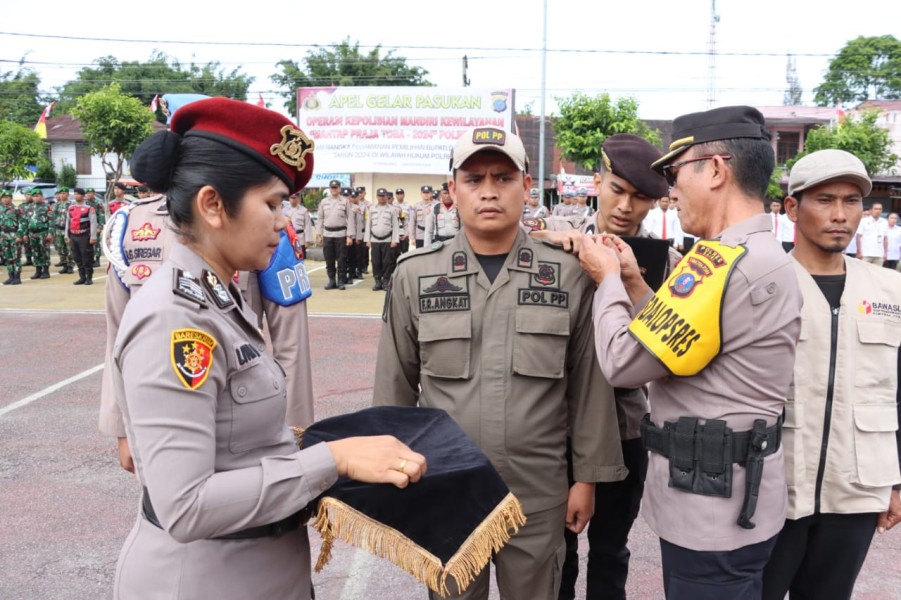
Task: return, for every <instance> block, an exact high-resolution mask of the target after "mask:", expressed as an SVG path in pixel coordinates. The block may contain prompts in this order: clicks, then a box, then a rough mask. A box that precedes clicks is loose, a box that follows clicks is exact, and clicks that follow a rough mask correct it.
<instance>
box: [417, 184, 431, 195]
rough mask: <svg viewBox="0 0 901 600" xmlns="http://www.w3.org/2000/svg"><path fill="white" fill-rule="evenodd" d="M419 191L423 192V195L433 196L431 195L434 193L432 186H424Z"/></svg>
mask: <svg viewBox="0 0 901 600" xmlns="http://www.w3.org/2000/svg"><path fill="white" fill-rule="evenodd" d="M419 191H420V192H422V193H423V194H426V193H429V194H431V193H432V186H430V185H424V186H422V187H421V188H419Z"/></svg>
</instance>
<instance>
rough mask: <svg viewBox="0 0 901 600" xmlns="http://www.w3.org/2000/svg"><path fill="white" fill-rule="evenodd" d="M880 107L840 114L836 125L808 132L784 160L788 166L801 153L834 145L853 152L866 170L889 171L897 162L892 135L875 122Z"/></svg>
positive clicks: (870, 172) (875, 173)
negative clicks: (798, 150)
mask: <svg viewBox="0 0 901 600" xmlns="http://www.w3.org/2000/svg"><path fill="white" fill-rule="evenodd" d="M880 112H881V111H880V110H876V109H874V110H865V111H863V112H861V113H860V114H859V115H858V116H857V117H851V116H846V117H842V118H841V119H840V120H839V122H838V123H837V124H836V125H832V126H829V127H822V126H821V127H817V128H816V129H812V130H811V131H810V133H808V134H807V140H806V141H805V142H804V151H803V152H801V153H800V154H798V155H797V156H796V157H794V158H792V159H791V160H789V161H787V162H786V167H787V168H788V169H791V167H792V165H794V164H795V163H796V162H798V159H799V158H801V157H802V156H806V155H808V154H810V153H812V152H816V151H817V150H826V149H828V148H837V149H839V150H845V151H846V152H850V153H851V154H853V155H855V156H856V157H857V158H859V159H860V160H861V162H863V164H864V166H865V167H866V168H867V173H869V174H870V175H877V174H880V173H888V172H889V171H890V170H892V169H893V167H894V166H895V164H896V163H897V162H898V156H897V155H896V154H894V153H893V152H892V138H891V137H890V136H889V132H888V130H887V129H884V128H882V127H880V126H879V125H877V124H876V121H877V120H878V119H879V113H880Z"/></svg>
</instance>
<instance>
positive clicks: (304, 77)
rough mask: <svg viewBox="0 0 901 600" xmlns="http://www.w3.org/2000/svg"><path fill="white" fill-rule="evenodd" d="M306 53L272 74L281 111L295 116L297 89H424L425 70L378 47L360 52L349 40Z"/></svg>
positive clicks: (279, 63) (281, 61)
mask: <svg viewBox="0 0 901 600" xmlns="http://www.w3.org/2000/svg"><path fill="white" fill-rule="evenodd" d="M317 48H318V49H317V50H310V51H308V52H307V55H306V57H305V58H304V59H303V61H302V63H301V64H298V63H297V62H296V61H293V60H280V61H279V62H278V63H277V64H276V66H277V67H278V68H279V69H280V72H278V73H276V74H275V75H272V76H271V77H270V79H271V80H272V82H273V83H275V84H276V85H278V86H279V87H281V88H284V89H285V91H284V92H281V94H280V95H281V96H282V97H284V98H285V104H284V106H285V108H286V109H287V110H288V111H289V112H290V113H291V115H292V116H295V117H296V116H297V88H301V87H326V86H404V85H406V86H419V85H422V86H428V85H432V84H431V83H429V82H428V81H427V80H426V78H425V77H426V75H428V74H429V72H428V71H426V70H425V69H423V68H422V67H413V66H410V65H408V64H407V59H406V58H403V57H401V56H395V55H394V51H393V50H391V51H388V52H387V53H384V54H383V53H382V47H381V45H379V46H376V47H375V48H373V49H372V50H370V51H369V52H366V53H364V52H361V51H360V43H359V42H357V43H355V44H353V45H351V43H350V39H349V38H345V40H344V41H343V42H341V43H340V44H334V45H332V46H330V47H328V48H323V47H319V46H317Z"/></svg>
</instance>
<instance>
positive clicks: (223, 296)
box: [200, 269, 235, 308]
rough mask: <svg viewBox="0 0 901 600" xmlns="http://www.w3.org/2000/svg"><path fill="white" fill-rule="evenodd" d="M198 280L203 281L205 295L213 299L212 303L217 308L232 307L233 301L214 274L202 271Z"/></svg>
mask: <svg viewBox="0 0 901 600" xmlns="http://www.w3.org/2000/svg"><path fill="white" fill-rule="evenodd" d="M200 278H201V280H202V281H203V287H205V288H206V291H207V293H208V294H209V296H210V298H212V299H213V302H215V303H216V306H218V307H219V308H228V307H230V306H232V305H234V303H235V301H234V300H232V297H231V295H230V294H229V293H228V290H227V289H226V288H225V286H224V285H222V282H221V281H220V280H219V277H218V276H216V274H215V273H213V272H212V271H207V270H206V269H204V270H203V273H201V277H200Z"/></svg>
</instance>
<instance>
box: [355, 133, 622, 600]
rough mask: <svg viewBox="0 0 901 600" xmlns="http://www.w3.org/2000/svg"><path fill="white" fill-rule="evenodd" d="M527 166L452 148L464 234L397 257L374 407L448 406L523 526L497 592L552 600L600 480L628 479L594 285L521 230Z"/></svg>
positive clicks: (520, 152) (501, 142)
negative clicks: (602, 355) (603, 359)
mask: <svg viewBox="0 0 901 600" xmlns="http://www.w3.org/2000/svg"><path fill="white" fill-rule="evenodd" d="M528 164H529V163H528V159H527V158H526V151H525V148H524V147H523V145H522V141H521V140H520V139H519V138H518V137H517V136H515V135H514V134H512V133H510V132H509V131H504V130H503V129H498V128H494V127H479V128H476V129H473V130H470V131H468V132H465V133H464V134H463V135H462V136H461V137H460V139H459V140H458V141H457V144H456V146H455V147H454V151H453V155H452V158H451V177H452V178H451V181H450V183H449V191H450V194H451V196H452V198H453V200H454V201H455V202H456V203H457V205H458V207H459V211H460V218H461V220H462V221H463V225H464V226H463V228H462V229H461V231H460V233H459V234H458V235H456V236H455V237H454V238H453V239H451V240H449V241H445V242H443V243H435V244H432V245H431V246H430V247H428V248H426V249H424V250H422V251H420V252H410V253H408V254H405V255H404V256H402V257H401V258H400V261H399V262H398V265H397V269H396V270H395V272H394V278H393V279H392V281H391V285H390V290H389V292H388V296H387V301H386V304H385V311H384V314H383V320H384V321H385V325H384V327H383V329H382V335H381V338H380V340H379V350H378V358H377V360H376V367H375V372H376V376H375V385H374V388H373V403H374V404H376V405H380V404H396V405H403V406H415V405H417V404H419V405H420V406H424V407H430V408H441V409H443V410H446V411H447V412H448V414H450V416H451V417H452V418H453V419H454V420H455V421H456V422H457V423H458V424H459V425H460V426H461V427H462V428H463V429H464V431H466V433H467V434H468V435H469V436H470V437H471V438H472V439H473V441H475V442H476V444H478V445H479V446H480V447H481V448H482V450H483V451H484V452H485V454H486V455H487V456H488V458H489V459H490V460H491V462H492V464H493V465H494V467H495V468H496V469H497V470H498V472H499V473H500V475H501V477H502V478H503V480H504V482H505V483H506V484H507V486H508V487H509V488H510V491H511V492H513V493H514V494H515V495H516V497H517V498H518V499H519V500H520V502H522V505H523V509H524V512H525V514H526V517H527V518H528V522H527V523H526V525H525V526H524V527H523V528H522V529H520V531H519V533H517V534H516V535H515V536H513V537H512V538H511V539H510V541H509V542H508V544H507V545H506V546H504V548H503V549H501V550H500V551H499V552H498V553H497V554H496V555H494V557H493V560H494V563H495V567H496V574H497V582H498V588H499V591H500V595H501V597H503V598H510V599H512V600H556V597H557V589H558V588H559V585H560V565H561V564H562V562H563V554H564V542H563V527H564V524H565V525H566V526H567V527H568V528H569V529H570V530H572V531H574V532H576V533H578V532H579V531H581V530H582V528H583V527H584V526H585V524H586V523H587V520H588V519H589V518H590V517H591V512H592V509H593V505H594V484H595V482H597V481H616V480H620V479H623V478H624V477H625V476H626V472H625V467H624V466H623V465H622V453H621V448H620V443H619V435H618V432H617V426H616V410H615V408H614V405H613V390H612V389H611V388H610V386H609V385H608V384H607V382H606V381H604V379H603V377H602V376H601V372H600V368H599V365H598V361H597V358H596V357H595V355H594V354H595V352H594V345H593V343H592V341H593V338H592V327H591V317H590V313H591V306H590V304H591V297H592V294H593V287H594V286H593V285H592V283H591V281H590V280H588V278H587V277H585V276H584V275H583V274H582V273H581V270H580V269H579V267H578V265H577V264H576V259H575V258H573V256H571V255H569V254H566V253H565V252H563V251H561V250H559V249H556V248H553V247H551V246H549V245H547V244H543V243H540V242H538V241H536V240H533V239H531V238H530V237H529V236H528V235H526V233H525V231H524V230H523V229H522V227H521V226H520V214H521V211H522V202H523V198H524V196H525V193H526V192H527V190H528V189H529V187H530V184H531V176H530V175H529V174H528ZM567 436H569V437H570V438H571V439H572V446H573V472H574V476H575V477H574V478H575V481H576V483H574V484H573V485H572V487H568V486H567V480H566V460H565V458H564V455H565V449H566V439H567ZM488 579H489V569H488V568H485V569H484V570H483V571H482V572H481V573H480V574H479V575H478V577H476V579H475V581H474V582H473V583H472V585H470V586H469V588H468V589H467V590H466V592H465V595H464V596H462V597H465V598H478V599H487V598H488V593H489V581H488ZM432 596H433V597H434V598H437V596H436V595H434V594H432Z"/></svg>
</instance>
